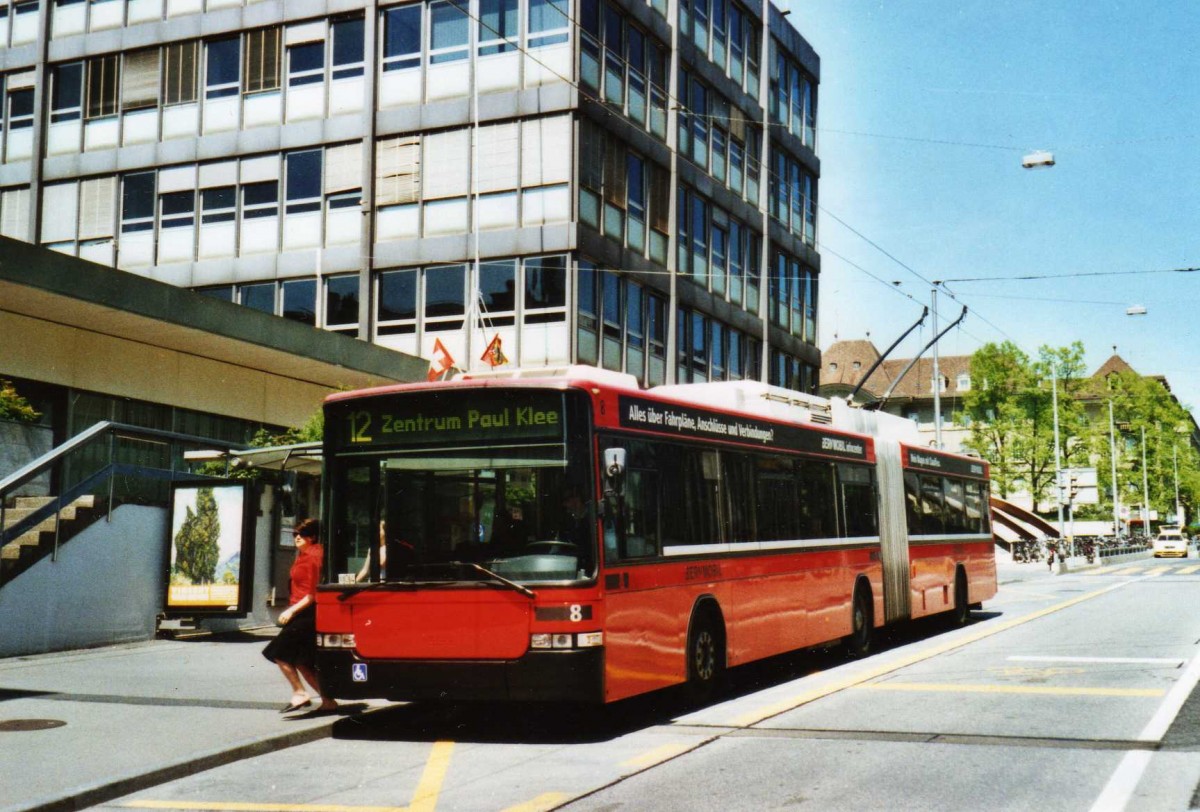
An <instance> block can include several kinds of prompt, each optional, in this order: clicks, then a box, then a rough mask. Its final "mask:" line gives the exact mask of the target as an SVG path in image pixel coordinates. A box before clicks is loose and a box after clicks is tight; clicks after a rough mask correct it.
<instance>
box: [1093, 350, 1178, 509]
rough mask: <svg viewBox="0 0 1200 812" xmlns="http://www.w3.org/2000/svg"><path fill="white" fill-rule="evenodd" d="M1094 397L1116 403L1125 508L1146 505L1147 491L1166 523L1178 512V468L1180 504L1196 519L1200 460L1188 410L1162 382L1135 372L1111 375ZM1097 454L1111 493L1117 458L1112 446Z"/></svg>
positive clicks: (1119, 475) (1102, 478) (1103, 481)
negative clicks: (1176, 474) (1176, 491)
mask: <svg viewBox="0 0 1200 812" xmlns="http://www.w3.org/2000/svg"><path fill="white" fill-rule="evenodd" d="M1094 394H1095V396H1096V397H1098V398H1100V399H1103V400H1105V401H1110V400H1111V401H1112V404H1113V421H1114V423H1115V429H1116V432H1117V434H1118V437H1117V441H1116V446H1117V481H1118V482H1119V483H1120V491H1119V496H1120V501H1121V504H1123V505H1126V506H1133V505H1141V504H1142V503H1143V502H1144V501H1145V495H1144V490H1149V492H1150V493H1149V495H1150V506H1151V508H1153V509H1156V510H1158V511H1159V516H1160V519H1165V516H1166V514H1168V513H1174V505H1175V486H1176V481H1177V480H1176V476H1175V471H1176V468H1178V471H1179V476H1178V485H1179V501H1180V503H1181V504H1182V506H1183V508H1184V513H1185V514H1186V515H1187V516H1190V517H1192V518H1193V519H1195V516H1196V511H1197V508H1198V506H1200V455H1198V454H1197V451H1196V447H1195V445H1194V443H1193V438H1194V436H1195V432H1196V424H1195V422H1194V421H1193V420H1192V418H1191V415H1190V414H1189V413H1188V412H1187V410H1186V409H1184V407H1183V406H1182V405H1181V404H1180V403H1179V401H1177V400H1176V399H1175V398H1174V397H1173V396H1172V395H1171V393H1170V391H1168V389H1167V388H1166V387H1165V386H1164V385H1163V384H1162V382H1161V381H1159V380H1158V379H1156V378H1151V377H1144V376H1142V375H1138V374H1137V373H1136V372H1130V371H1124V372H1117V373H1114V374H1112V375H1109V376H1108V377H1107V378H1106V379H1105V381H1104V385H1103V388H1102V389H1101V390H1099V391H1097V392H1096V393H1094ZM1106 411H1107V406H1106ZM1105 429H1106V430H1107V425H1106V426H1105ZM1105 436H1106V437H1107V435H1105ZM1143 437H1144V438H1145V445H1144V448H1143V439H1142V438H1143ZM1143 450H1144V451H1145V469H1144V470H1145V478H1144V479H1143V476H1142V472H1143V465H1142V458H1143ZM1098 451H1099V454H1098V456H1099V457H1100V458H1101V459H1102V460H1103V461H1104V466H1103V468H1102V469H1101V470H1100V471H1099V475H1100V481H1101V484H1102V486H1103V487H1104V489H1105V491H1106V492H1108V493H1109V494H1111V493H1112V474H1111V470H1112V465H1111V459H1112V457H1111V454H1110V452H1109V448H1108V443H1107V442H1105V443H1104V444H1103V446H1102V447H1101V448H1100V449H1098ZM1143 483H1144V484H1145V486H1146V487H1145V488H1144V487H1143Z"/></svg>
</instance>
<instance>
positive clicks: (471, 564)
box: [450, 561, 537, 598]
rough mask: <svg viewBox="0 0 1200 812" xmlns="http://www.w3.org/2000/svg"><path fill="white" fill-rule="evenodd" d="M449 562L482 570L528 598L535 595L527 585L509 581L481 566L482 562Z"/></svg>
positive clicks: (477, 570)
mask: <svg viewBox="0 0 1200 812" xmlns="http://www.w3.org/2000/svg"><path fill="white" fill-rule="evenodd" d="M450 563H451V564H457V565H459V566H460V567H470V568H471V569H473V570H475V571H476V572H482V573H483V574H484V575H486V576H488V577H489V578H491V579H493V580H494V581H496V582H497V583H500V584H504V585H505V586H506V587H508V588H509V589H515V590H516V591H517V592H520V593H521V594H522V595H524V596H526V597H528V598H536V597H537V593H536V592H534V591H533V590H532V589H530V588H529V587H527V586H521V585H520V584H518V583H517V582H516V581H510V580H508V579H507V578H505V577H504V576H503V575H500V574H499V573H497V572H494V571H492V570H490V569H488V568H487V567H485V566H483V564H476V563H475V562H474V561H451V562H450Z"/></svg>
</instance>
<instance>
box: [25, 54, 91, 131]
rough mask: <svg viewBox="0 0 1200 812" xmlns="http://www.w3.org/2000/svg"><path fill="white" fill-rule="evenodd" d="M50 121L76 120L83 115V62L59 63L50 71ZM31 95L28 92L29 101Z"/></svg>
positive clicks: (31, 97)
mask: <svg viewBox="0 0 1200 812" xmlns="http://www.w3.org/2000/svg"><path fill="white" fill-rule="evenodd" d="M50 81H51V84H50V123H51V124H57V123H59V122H62V121H77V120H79V119H80V118H82V116H83V63H82V62H72V63H70V64H67V65H59V66H58V67H56V68H54V70H53V72H52V73H51V80H50ZM32 99H33V96H32V93H31V94H30V101H32Z"/></svg>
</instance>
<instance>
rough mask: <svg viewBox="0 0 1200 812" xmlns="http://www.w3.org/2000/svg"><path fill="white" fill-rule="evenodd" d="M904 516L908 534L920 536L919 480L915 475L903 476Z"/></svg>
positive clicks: (907, 474)
mask: <svg viewBox="0 0 1200 812" xmlns="http://www.w3.org/2000/svg"><path fill="white" fill-rule="evenodd" d="M904 514H905V517H906V518H907V519H908V534H909V535H910V536H919V535H920V534H921V478H920V477H918V476H917V475H916V474H909V473H906V474H905V475H904Z"/></svg>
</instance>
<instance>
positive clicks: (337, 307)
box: [325, 273, 358, 335]
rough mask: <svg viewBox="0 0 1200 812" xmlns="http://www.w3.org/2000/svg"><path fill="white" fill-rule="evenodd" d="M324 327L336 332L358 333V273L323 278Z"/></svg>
mask: <svg viewBox="0 0 1200 812" xmlns="http://www.w3.org/2000/svg"><path fill="white" fill-rule="evenodd" d="M325 328H326V329H327V330H332V331H334V332H337V333H346V334H348V335H355V334H357V333H358V274H356V273H351V274H339V275H338V276H330V277H326V279H325Z"/></svg>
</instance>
